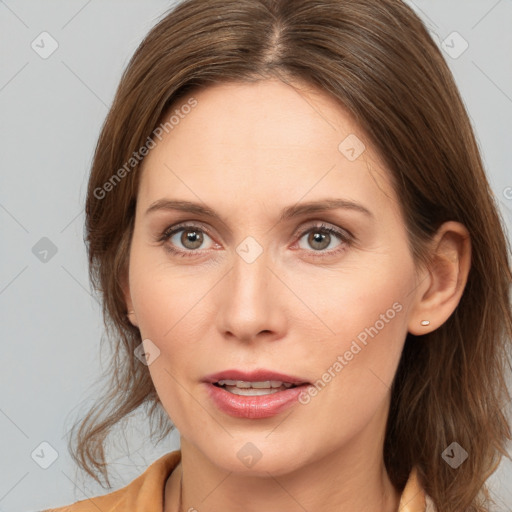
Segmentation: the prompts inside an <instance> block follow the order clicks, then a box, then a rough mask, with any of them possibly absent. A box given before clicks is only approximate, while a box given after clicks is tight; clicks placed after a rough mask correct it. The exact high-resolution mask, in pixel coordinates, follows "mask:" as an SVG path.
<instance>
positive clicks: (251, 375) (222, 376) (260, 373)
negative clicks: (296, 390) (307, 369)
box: [203, 369, 307, 385]
mask: <svg viewBox="0 0 512 512" xmlns="http://www.w3.org/2000/svg"><path fill="white" fill-rule="evenodd" d="M220 380H243V381H245V382H265V381H269V380H274V381H279V382H289V383H291V384H295V385H299V384H307V381H306V380H304V379H301V378H300V377H295V376H293V375H286V374H284V373H279V372H274V371H271V370H252V371H243V370H236V369H232V370H223V371H220V372H217V373H212V374H211V375H207V376H206V377H204V378H203V381H204V382H210V383H215V382H219V381H220Z"/></svg>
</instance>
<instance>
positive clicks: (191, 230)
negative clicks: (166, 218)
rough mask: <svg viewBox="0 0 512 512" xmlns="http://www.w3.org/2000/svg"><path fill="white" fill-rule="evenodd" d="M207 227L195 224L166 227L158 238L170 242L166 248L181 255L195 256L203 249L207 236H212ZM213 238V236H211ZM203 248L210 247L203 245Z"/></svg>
mask: <svg viewBox="0 0 512 512" xmlns="http://www.w3.org/2000/svg"><path fill="white" fill-rule="evenodd" d="M206 231H207V230H206V229H205V228H204V227H201V226H197V225H195V224H178V225H176V226H172V227H170V228H168V229H166V230H165V231H164V232H163V233H162V235H161V236H160V237H159V238H158V240H159V241H160V242H169V243H168V244H166V249H167V250H168V251H170V252H171V253H173V254H177V255H179V256H184V257H186V256H195V255H196V254H195V253H197V252H199V251H197V249H201V246H202V245H203V243H204V241H205V236H206V237H207V238H210V236H209V235H208V234H207V233H206ZM210 240H211V238H210ZM202 249H208V247H206V248H205V247H203V248H202Z"/></svg>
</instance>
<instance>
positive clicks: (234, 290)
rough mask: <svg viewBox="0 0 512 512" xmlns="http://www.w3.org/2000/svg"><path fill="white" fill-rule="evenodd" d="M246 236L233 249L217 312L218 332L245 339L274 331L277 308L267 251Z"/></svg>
mask: <svg viewBox="0 0 512 512" xmlns="http://www.w3.org/2000/svg"><path fill="white" fill-rule="evenodd" d="M248 238H249V239H246V240H244V241H243V242H242V243H240V244H239V246H238V247H237V248H236V253H235V254H234V258H233V267H232V269H231V271H230V272H229V275H228V276H226V277H227V279H226V282H225V290H224V293H223V294H222V303H221V304H219V315H218V319H219V322H220V324H219V328H220V329H221V330H222V331H224V332H226V331H229V332H231V333H232V334H234V335H235V336H236V337H239V338H246V339H250V338H253V337H255V336H257V335H258V333H259V332H261V331H273V330H275V329H276V328H277V325H276V324H275V321H276V318H277V314H278V310H279V308H278V307H277V304H276V301H277V299H278V295H279V294H278V293H277V290H273V289H272V286H273V285H274V284H275V283H274V281H275V280H273V279H272V272H271V271H270V270H269V268H267V266H270V262H269V257H270V252H269V251H265V250H263V247H262V246H261V245H260V244H259V243H257V242H256V241H255V240H254V239H252V240H251V239H250V237H248ZM273 283H274V284H273Z"/></svg>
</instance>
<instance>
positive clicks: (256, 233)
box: [55, 0, 512, 512]
mask: <svg viewBox="0 0 512 512" xmlns="http://www.w3.org/2000/svg"><path fill="white" fill-rule="evenodd" d="M86 216H87V218H86V231H87V247H88V253H89V264H90V267H89V268H90V277H91V281H92V283H93V285H94V286H95V287H96V289H97V290H100V291H101V293H102V298H103V304H104V316H105V322H106V325H107V327H108V328H109V333H110V335H111V338H112V341H113V343H114V344H115V345H114V346H115V356H114V358H113V362H112V368H111V370H110V373H111V380H110V388H109V390H108V391H107V393H106V394H105V396H104V397H103V398H102V400H101V401H100V402H99V403H98V405H97V406H96V407H95V408H94V409H93V410H91V411H90V413H89V414H88V415H87V416H86V417H85V418H84V419H83V421H82V422H81V424H80V425H79V428H78V429H77V430H76V431H75V432H74V434H75V441H74V444H73V447H74V450H75V451H74V457H75V460H76V461H77V462H78V463H79V464H80V465H81V466H82V467H83V468H84V469H85V470H86V471H87V472H88V473H89V474H90V475H92V476H94V477H95V478H96V479H97V480H98V481H99V482H101V479H100V476H101V477H103V478H104V479H105V481H106V482H107V483H108V473H107V468H106V463H105V456H104V452H103V448H104V446H105V441H106V437H107V435H108V434H109V432H110V430H111V429H112V427H113V426H114V425H116V424H117V423H118V422H119V421H120V420H121V419H123V418H124V417H125V416H126V415H128V414H129V413H131V412H132V411H134V410H136V409H137V408H139V407H140V406H142V405H146V406H149V412H150V419H153V420H154V419H156V420H158V428H157V429H156V431H155V432H152V434H155V435H157V434H158V435H159V437H160V438H162V437H164V436H165V435H166V434H167V433H168V432H169V431H170V429H171V428H173V427H174V426H176V427H177V429H178V431H179V433H180V439H181V448H180V450H178V451H175V452H172V453H169V454H167V455H165V456H164V457H161V458H160V459H159V460H158V461H156V462H154V463H153V464H152V465H151V466H150V467H149V468H148V469H147V470H146V471H145V472H144V473H143V474H142V475H141V476H140V477H139V478H137V479H136V480H134V481H133V482H132V483H130V484H129V485H128V486H126V487H124V488H123V489H120V490H118V491H115V492H112V493H110V494H107V495H105V496H102V497H97V498H91V499H87V500H84V501H80V502H78V503H76V504H74V505H71V506H69V507H64V508H61V509H55V510H61V511H64V510H70V511H73V512H78V511H89V510H98V509H100V510H102V511H107V510H162V511H165V512H176V511H189V512H190V511H194V510H196V511H199V512H207V511H218V510H224V511H232V510H244V511H247V510H249V511H255V512H256V511H273V510H280V511H295V510H309V511H316V510H324V511H327V512H330V511H334V510H336V511H338V510H349V511H351V512H359V511H363V510H364V511H370V510H371V511H373V510H375V511H381V512H392V511H398V510H400V511H405V512H419V511H433V510H437V511H438V512H455V511H457V512H460V511H462V510H468V511H486V510H488V509H489V505H490V504H489V496H488V492H487V489H486V486H485V481H486V479H487V478H488V477H489V475H491V474H492V472H493V471H494V470H495V469H496V468H497V466H498V464H499V461H500V458H501V455H503V454H505V453H506V452H505V445H506V442H507V440H509V439H511V435H510V427H509V425H508V424H507V422H506V418H505V417H504V415H503V413H502V410H501V408H502V407H503V406H504V404H506V403H507V402H508V400H509V399H510V396H509V394H508V390H507V388H506V385H505V380H504V376H505V370H506V365H507V364H508V363H509V361H508V359H507V356H506V350H507V348H508V344H509V340H510V335H511V332H512V315H511V308H510V302H509V286H510V281H511V273H510V266H509V261H508V254H507V249H508V246H507V241H506V239H505V236H504V233H503V228H502V225H501V222H500V218H499V215H498V214H497V209H496V206H495V203H494V200H493V197H492V192H491V190H490V188H489V185H488V182H487V179H486V177H485V173H484V170H483V165H482V161H481V158H480V155H479V151H478V147H477V144H476V142H475V137H474V134H473V131H472V128H471V125H470V122H469V120H468V116H467V113H466V111H465V109H464V106H463V103H462V101H461V98H460V96H459V93H458V91H457V89H456V86H455V84H454V81H453V77H452V75H451V73H450V71H449V69H448V68H447V66H446V64H445V62H444V59H443V57H442V55H441V54H440V52H439V50H438V48H437V46H436V45H435V43H434V42H433V41H432V39H431V38H430V36H429V34H428V31H427V30H426V29H425V27H424V25H423V24H422V22H421V21H420V20H419V19H418V17H417V16H416V15H415V14H414V12H413V11H412V10H411V9H410V8H409V7H407V6H406V5H405V4H403V3H402V2H400V1H398V0H379V1H375V0H356V1H350V2H349V1H345V0H293V1H291V0H288V1H287V0H240V1H239V0H237V1H236V2H224V1H221V0H209V1H208V2H204V1H200V0H188V1H185V2H182V3H181V4H179V5H178V6H177V7H176V8H175V9H173V10H172V11H171V12H170V13H169V14H168V15H167V16H166V17H165V18H164V19H163V20H162V21H161V22H160V23H158V25H157V26H156V27H154V28H153V29H152V30H151V32H150V33H149V34H148V36H147V37H146V38H145V40H144V41H143V42H142V44H141V45H140V47H139V48H138V50H137V51H136V53H135V55H134V57H133V58H132V60H131V62H130V64H129V66H128V68H127V70H126V72H125V74H124V76H123V78H122V80H121V83H120V86H119V89H118V91H117V94H116V97H115V100H114V104H113V106H112V108H111V110H110V113H109V115H108V117H107V119H106V122H105V125H104V127H103V131H102V133H101V136H100V139H99V142H98V146H97V148H96V153H95V158H94V162H93V167H92V172H91V176H90V180H89V187H88V196H87V203H86Z"/></svg>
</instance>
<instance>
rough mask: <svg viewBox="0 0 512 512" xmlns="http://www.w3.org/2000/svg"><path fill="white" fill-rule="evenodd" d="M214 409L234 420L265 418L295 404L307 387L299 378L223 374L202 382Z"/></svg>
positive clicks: (261, 373)
mask: <svg viewBox="0 0 512 512" xmlns="http://www.w3.org/2000/svg"><path fill="white" fill-rule="evenodd" d="M203 382H204V383H205V384H206V385H207V390H208V394H209V396H210V398H211V400H212V401H213V404H215V405H216V406H217V408H218V409H219V410H220V411H222V412H224V413H226V414H228V415H230V416H234V417H238V418H248V419H261V418H269V417H271V416H274V415H277V414H279V413H280V412H282V411H284V410H285V409H287V408H288V407H291V406H292V405H294V404H297V403H298V398H299V395H300V394H301V393H302V391H303V389H304V388H305V387H306V386H308V385H310V383H309V382H308V381H306V380H305V379H302V378H300V377H294V376H291V375H285V374H283V373H278V372H274V371H269V370H257V371H251V372H246V371H241V370H226V371H223V372H218V373H216V374H213V375H209V376H207V377H205V378H204V379H203Z"/></svg>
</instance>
